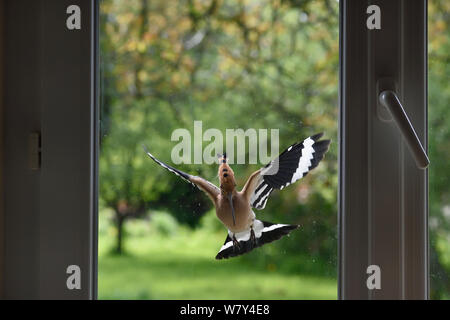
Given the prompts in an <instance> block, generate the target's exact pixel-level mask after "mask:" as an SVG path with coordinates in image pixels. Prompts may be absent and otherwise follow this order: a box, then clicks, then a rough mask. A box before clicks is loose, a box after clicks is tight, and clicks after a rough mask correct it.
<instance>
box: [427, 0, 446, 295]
mask: <svg viewBox="0 0 450 320" xmlns="http://www.w3.org/2000/svg"><path fill="white" fill-rule="evenodd" d="M449 12H450V2H448V1H445V0H431V1H429V2H428V19H429V20H428V37H429V39H428V41H429V43H428V59H429V69H428V77H429V78H428V80H429V83H428V95H429V99H428V125H429V155H430V167H429V179H430V180H429V188H430V189H429V190H430V218H429V228H430V234H429V239H430V273H431V278H430V287H431V298H432V299H449V298H450V167H449V162H448V160H449V159H450V108H449V105H450V65H449V60H450V54H449V52H450V41H449V40H450V30H449V23H450V16H449V14H448V13H449Z"/></svg>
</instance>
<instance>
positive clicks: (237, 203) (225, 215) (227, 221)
mask: <svg viewBox="0 0 450 320" xmlns="http://www.w3.org/2000/svg"><path fill="white" fill-rule="evenodd" d="M217 198H218V199H217V205H216V215H217V218H219V220H220V221H221V222H222V223H223V224H224V225H225V226H226V227H227V228H228V230H230V231H231V232H234V233H237V232H242V231H244V230H248V229H249V228H250V226H251V225H252V224H253V221H254V220H255V217H256V216H255V213H254V212H253V210H252V208H251V207H250V203H249V202H248V201H246V199H245V197H244V196H243V195H242V192H238V191H234V192H233V195H232V199H233V207H234V211H235V216H236V219H235V220H236V224H233V217H232V215H231V214H230V212H231V205H230V203H229V201H228V199H227V197H226V196H223V195H222V194H219V196H218V197H217Z"/></svg>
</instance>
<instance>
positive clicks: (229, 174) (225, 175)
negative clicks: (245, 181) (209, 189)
mask: <svg viewBox="0 0 450 320" xmlns="http://www.w3.org/2000/svg"><path fill="white" fill-rule="evenodd" d="M217 156H218V158H219V174H218V175H219V180H220V190H222V194H225V195H227V194H232V193H233V191H234V189H235V187H236V180H235V179H234V172H233V169H231V167H230V166H229V165H228V158H227V154H226V153H224V154H222V155H217Z"/></svg>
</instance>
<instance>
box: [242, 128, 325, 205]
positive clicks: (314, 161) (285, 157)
mask: <svg viewBox="0 0 450 320" xmlns="http://www.w3.org/2000/svg"><path fill="white" fill-rule="evenodd" d="M322 135H323V133H319V134H316V135H314V136H311V137H309V138H307V139H305V140H303V141H302V142H297V143H295V144H293V145H291V146H290V147H289V148H287V149H286V150H285V151H283V152H282V153H281V154H280V155H279V156H278V157H277V158H276V159H274V160H272V161H271V162H270V163H269V164H267V165H266V166H265V167H264V168H261V169H259V170H258V171H256V172H254V173H253V174H252V175H251V176H250V177H249V179H248V180H247V182H246V183H245V186H244V188H243V189H242V193H243V194H244V196H245V197H246V199H248V201H249V202H250V204H251V206H252V207H253V208H255V209H258V210H261V209H264V207H265V206H266V203H267V199H268V198H269V196H270V194H271V193H272V191H273V190H274V189H279V190H282V189H283V188H285V187H287V186H288V185H290V184H292V183H294V182H296V181H297V180H299V179H301V178H302V177H304V176H306V174H307V173H308V172H309V171H310V170H312V169H314V168H315V167H317V165H318V164H319V162H320V160H322V159H323V156H324V154H325V152H327V151H328V147H329V145H330V140H321V141H319V139H320V138H321V137H322Z"/></svg>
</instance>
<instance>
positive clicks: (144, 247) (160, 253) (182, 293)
mask: <svg viewBox="0 0 450 320" xmlns="http://www.w3.org/2000/svg"><path fill="white" fill-rule="evenodd" d="M224 237H225V233H220V234H219V233H211V232H207V231H205V230H203V229H199V230H197V231H189V230H185V229H181V230H179V231H177V233H176V234H175V235H171V236H164V235H161V234H159V235H158V234H157V235H153V236H150V235H149V232H140V233H138V234H137V235H136V234H131V235H129V236H128V237H127V239H126V243H125V246H126V250H127V254H125V255H121V256H118V255H114V254H111V253H110V249H111V248H112V246H113V241H114V237H113V236H111V233H109V234H108V232H102V230H101V231H100V236H99V266H98V271H99V272H98V287H99V288H98V291H99V299H336V296H337V281H336V279H333V278H324V277H320V276H313V275H307V274H305V275H303V274H295V273H292V272H281V271H280V270H278V269H277V268H275V267H273V266H271V265H268V266H266V267H261V266H258V267H253V266H252V264H251V263H249V261H248V259H247V261H242V260H241V258H233V259H230V260H221V261H217V260H215V259H214V257H215V255H216V253H217V250H218V249H219V248H220V245H221V244H222V243H223V241H224ZM254 254H258V253H257V252H255V253H254ZM250 262H251V261H250Z"/></svg>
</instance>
